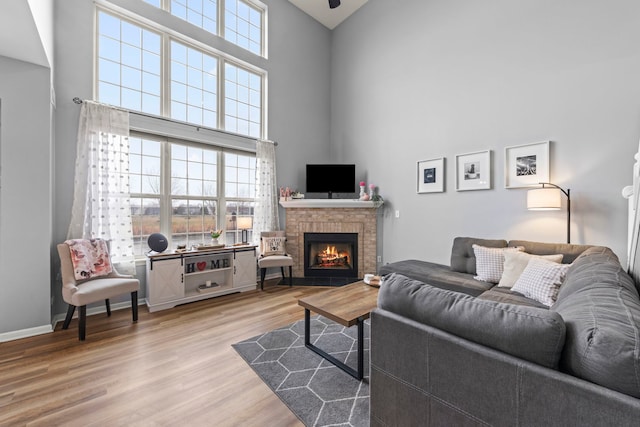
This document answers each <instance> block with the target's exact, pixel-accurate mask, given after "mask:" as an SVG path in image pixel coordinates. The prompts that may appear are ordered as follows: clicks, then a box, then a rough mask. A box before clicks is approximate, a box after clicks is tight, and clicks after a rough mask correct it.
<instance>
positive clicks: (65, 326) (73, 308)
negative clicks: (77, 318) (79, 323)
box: [62, 304, 76, 329]
mask: <svg viewBox="0 0 640 427" xmlns="http://www.w3.org/2000/svg"><path fill="white" fill-rule="evenodd" d="M75 311H76V306H75V305H71V304H69V308H67V317H65V318H64V323H63V324H62V329H69V323H71V318H72V317H73V313H74V312H75Z"/></svg>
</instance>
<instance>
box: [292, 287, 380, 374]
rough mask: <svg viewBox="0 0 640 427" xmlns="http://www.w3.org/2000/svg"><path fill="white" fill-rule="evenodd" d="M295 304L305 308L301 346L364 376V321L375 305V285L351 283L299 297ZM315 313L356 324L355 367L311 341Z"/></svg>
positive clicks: (350, 371) (343, 323)
mask: <svg viewBox="0 0 640 427" xmlns="http://www.w3.org/2000/svg"><path fill="white" fill-rule="evenodd" d="M298 305H301V306H302V307H304V345H305V347H307V348H308V349H309V350H312V351H313V352H315V353H317V354H319V355H320V356H322V357H324V358H325V359H327V360H328V361H329V362H331V363H333V364H334V365H336V366H337V367H338V368H340V369H342V370H343V371H345V372H346V373H348V374H349V375H351V376H352V377H354V378H356V379H358V380H361V379H362V377H363V376H364V363H363V357H364V355H363V353H364V321H365V320H366V319H368V318H369V315H370V313H371V310H373V309H374V308H376V307H377V306H378V288H376V287H373V286H369V285H367V284H366V283H364V282H363V281H359V282H355V283H351V284H349V285H345V286H341V287H339V288H334V289H330V290H327V291H325V292H320V293H317V294H314V295H310V296H308V297H304V298H300V299H299V300H298ZM311 311H313V312H314V313H318V314H320V315H322V316H324V317H326V318H329V319H331V320H333V321H334V322H336V323H339V324H341V325H342V326H345V327H351V326H354V325H356V326H357V327H358V340H357V346H358V352H357V357H358V370H355V369H353V368H352V367H350V366H348V365H347V364H345V363H343V362H341V361H340V360H338V359H336V358H335V357H333V356H332V355H330V354H329V353H327V352H325V351H324V350H322V349H321V348H318V347H316V346H315V345H313V344H311V340H310V336H311V321H310V318H311V315H310V312H311Z"/></svg>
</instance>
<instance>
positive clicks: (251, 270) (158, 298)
mask: <svg viewBox="0 0 640 427" xmlns="http://www.w3.org/2000/svg"><path fill="white" fill-rule="evenodd" d="M256 268H257V267H256V246H255V245H243V246H227V247H223V248H219V249H208V250H198V251H186V252H170V253H157V254H148V255H147V280H146V303H147V307H149V311H150V312H154V311H158V310H165V309H167V308H172V307H175V306H176V305H178V304H185V303H188V302H193V301H199V300H202V299H206V298H212V297H216V296H220V295H226V294H231V293H235V292H245V291H250V290H253V289H256V287H257V280H256V277H257V274H256V271H257V270H256ZM207 282H210V283H211V286H210V287H205V285H206V284H207Z"/></svg>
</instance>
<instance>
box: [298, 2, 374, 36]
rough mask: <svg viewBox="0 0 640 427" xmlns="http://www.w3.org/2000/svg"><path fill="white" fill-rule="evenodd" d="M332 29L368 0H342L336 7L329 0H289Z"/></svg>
mask: <svg viewBox="0 0 640 427" xmlns="http://www.w3.org/2000/svg"><path fill="white" fill-rule="evenodd" d="M289 1H290V2H291V3H293V4H294V5H296V6H297V7H298V8H300V9H302V10H303V11H304V12H306V13H307V14H309V15H311V16H312V17H313V18H314V19H316V20H317V21H318V22H320V23H321V24H322V25H324V26H325V27H327V28H328V29H330V30H333V29H334V28H335V27H337V26H338V25H339V24H340V23H341V22H342V21H344V20H345V19H347V18H348V17H349V16H351V15H352V14H353V13H354V12H355V11H356V10H358V9H360V8H361V7H362V6H363V5H364V4H365V3H366V2H367V1H368V0H341V3H342V4H341V5H340V6H338V7H336V8H335V9H330V8H329V0H289Z"/></svg>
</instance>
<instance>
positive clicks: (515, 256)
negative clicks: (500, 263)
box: [498, 251, 564, 288]
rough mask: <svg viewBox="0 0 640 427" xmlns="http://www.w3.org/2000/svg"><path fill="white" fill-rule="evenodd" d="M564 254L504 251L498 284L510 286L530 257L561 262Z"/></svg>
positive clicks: (503, 286) (504, 286)
mask: <svg viewBox="0 0 640 427" xmlns="http://www.w3.org/2000/svg"><path fill="white" fill-rule="evenodd" d="M563 257H564V255H562V254H557V255H532V254H528V253H526V252H513V251H511V252H505V253H504V271H503V272H502V277H501V278H500V282H499V283H498V286H500V287H502V288H510V287H512V286H513V284H514V283H516V280H518V278H519V277H520V275H521V274H522V272H523V271H524V269H525V268H526V267H527V264H528V263H529V261H530V260H531V258H541V259H546V260H548V261H551V262H557V263H560V262H562V258H563Z"/></svg>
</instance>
